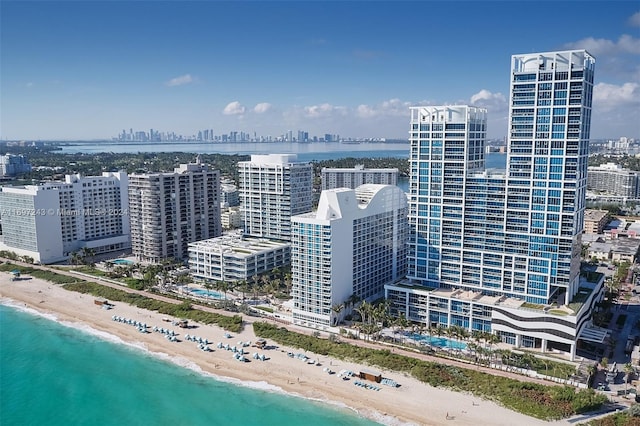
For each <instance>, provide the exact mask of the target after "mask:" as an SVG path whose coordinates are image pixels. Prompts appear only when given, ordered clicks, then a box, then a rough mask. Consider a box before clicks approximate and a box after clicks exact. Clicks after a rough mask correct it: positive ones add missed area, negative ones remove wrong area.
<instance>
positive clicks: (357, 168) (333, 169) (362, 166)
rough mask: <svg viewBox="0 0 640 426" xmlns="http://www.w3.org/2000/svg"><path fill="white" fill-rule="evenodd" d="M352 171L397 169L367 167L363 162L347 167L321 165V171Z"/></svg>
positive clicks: (388, 171)
mask: <svg viewBox="0 0 640 426" xmlns="http://www.w3.org/2000/svg"><path fill="white" fill-rule="evenodd" d="M353 171H364V172H385V173H394V172H395V173H397V172H398V169H397V168H378V169H367V168H365V167H364V164H356V165H355V166H354V167H353V168H348V167H323V168H322V172H353Z"/></svg>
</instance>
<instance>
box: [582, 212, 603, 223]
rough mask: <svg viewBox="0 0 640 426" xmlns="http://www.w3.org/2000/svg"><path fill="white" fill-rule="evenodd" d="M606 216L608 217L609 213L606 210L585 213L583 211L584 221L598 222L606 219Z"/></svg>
mask: <svg viewBox="0 0 640 426" xmlns="http://www.w3.org/2000/svg"><path fill="white" fill-rule="evenodd" d="M607 215H609V211H608V210H592V209H585V211H584V220H591V221H595V222H598V221H600V220H602V219H603V218H605V217H607Z"/></svg>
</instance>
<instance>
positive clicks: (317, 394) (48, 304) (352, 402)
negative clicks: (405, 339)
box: [0, 274, 570, 426]
mask: <svg viewBox="0 0 640 426" xmlns="http://www.w3.org/2000/svg"><path fill="white" fill-rule="evenodd" d="M0 299H2V303H3V304H5V305H7V306H9V307H13V308H15V309H22V308H28V309H32V310H34V311H36V312H38V313H39V314H41V315H43V316H44V317H46V318H47V319H51V320H54V321H57V322H60V323H62V324H63V325H68V326H71V327H74V328H77V329H79V330H82V329H83V328H84V331H86V332H89V333H92V334H95V335H96V336H97V337H98V338H101V339H103V340H109V341H114V342H115V343H119V344H123V343H124V344H125V345H131V346H132V347H135V348H136V349H137V350H142V351H144V352H147V353H148V354H149V355H150V356H154V357H158V358H164V359H167V360H169V361H170V362H172V363H174V364H176V365H178V366H180V367H183V368H189V369H191V370H193V371H195V372H196V373H198V374H202V375H205V376H209V377H212V378H214V379H215V380H219V381H222V382H226V383H230V384H233V385H238V386H245V387H248V388H253V389H256V390H263V391H267V392H276V393H283V394H287V395H291V396H294V397H300V398H305V399H308V400H312V401H315V402H318V403H320V404H328V405H331V406H332V407H335V408H337V409H347V410H350V411H353V412H355V413H357V415H359V416H361V417H364V418H367V419H369V420H372V421H375V422H378V423H382V424H385V425H393V426H395V425H433V426H438V425H445V424H447V425H449V424H456V425H470V426H471V425H505V426H506V425H513V424H519V425H532V426H534V425H543V424H544V425H549V424H565V425H568V424H570V423H569V422H567V421H565V420H561V421H558V422H546V421H543V420H539V419H535V418H532V417H528V416H525V415H523V414H520V413H517V412H515V411H511V410H509V409H507V408H504V407H502V406H500V405H498V404H496V403H494V402H491V401H488V400H483V399H481V398H477V397H474V396H472V395H469V394H465V393H459V392H454V391H451V390H447V389H441V388H434V387H431V386H429V385H427V384H424V383H422V382H419V381H418V380H416V379H414V378H412V377H410V376H408V375H405V374H403V373H397V372H392V371H381V373H382V375H383V377H384V378H390V379H392V380H394V381H396V382H397V383H399V384H400V387H398V388H392V387H389V386H384V385H380V384H376V386H378V387H380V388H381V389H380V390H379V391H376V390H370V389H364V388H362V387H359V386H354V379H351V380H349V381H343V380H341V379H340V378H338V377H337V376H338V375H337V374H332V375H329V374H328V373H327V372H326V371H324V369H325V368H330V369H331V370H332V371H334V372H335V373H337V372H339V371H341V370H345V369H346V370H351V371H354V372H356V373H357V372H358V371H360V370H363V369H376V367H369V366H367V365H362V364H356V363H352V362H346V361H342V360H337V359H332V358H330V357H327V356H318V355H315V354H312V353H309V352H307V353H305V355H306V356H308V357H309V358H311V359H314V360H317V361H318V362H319V364H320V365H310V364H307V363H306V362H302V361H300V360H299V359H297V358H291V357H289V356H288V355H287V353H288V352H292V353H294V354H297V353H300V352H304V351H301V350H299V349H297V348H289V347H284V346H283V347H280V346H275V347H274V348H272V349H266V350H259V349H256V348H254V347H246V348H244V350H245V351H246V352H248V354H246V355H245V356H246V358H247V359H248V360H249V361H250V362H245V363H241V362H239V361H237V360H235V359H234V358H233V357H232V355H231V352H229V351H226V350H224V349H219V348H218V347H217V344H218V343H219V342H220V343H223V344H225V343H228V344H229V345H230V346H231V345H235V344H236V343H238V344H239V343H240V341H242V342H248V341H251V342H255V341H256V340H257V337H256V336H255V334H254V333H253V326H252V321H253V318H251V317H243V319H244V320H245V325H244V330H243V331H242V332H241V333H239V334H235V333H232V337H231V338H225V337H224V334H225V331H224V330H223V329H222V328H220V327H218V326H215V325H202V324H197V325H196V328H190V329H181V328H179V327H177V326H170V325H169V323H167V322H164V321H163V318H164V317H166V315H163V314H160V313H158V312H155V311H146V310H143V309H140V308H137V307H134V306H130V305H126V304H124V303H121V302H118V303H116V304H115V306H114V308H113V309H110V310H105V309H103V308H102V307H100V306H98V305H95V303H94V299H95V298H94V297H93V296H91V295H88V294H80V293H75V292H71V291H67V290H64V289H63V288H61V287H60V286H58V285H55V284H53V283H50V282H47V281H43V280H40V279H36V278H31V277H28V278H26V279H25V278H23V279H21V280H18V281H10V278H9V276H8V274H0ZM7 300H9V301H13V303H12V302H9V303H7V302H6V301H7ZM21 305H22V306H21ZM114 315H116V316H121V317H125V318H129V319H133V320H137V321H140V322H145V323H147V324H148V326H149V330H150V333H145V334H143V333H140V332H139V331H138V330H137V328H136V327H134V326H132V325H128V324H124V323H120V322H116V321H113V319H112V317H113V316H114ZM257 321H260V320H259V319H257ZM154 326H158V327H167V328H169V329H171V330H174V331H175V332H176V333H178V340H179V341H178V342H171V341H169V340H167V339H166V338H165V337H164V336H162V335H161V334H160V333H158V332H153V331H151V330H152V328H153V327H154ZM87 328H88V329H87ZM103 333H104V334H103ZM185 334H195V335H198V336H200V337H202V338H207V339H209V341H213V343H212V344H210V348H211V349H212V350H213V351H212V352H204V351H202V350H200V349H198V347H197V344H196V343H194V342H189V341H186V339H185V338H184V335H185ZM118 339H119V341H118ZM268 345H273V342H268ZM255 352H257V353H259V354H264V355H265V356H267V357H268V359H267V360H266V361H260V360H256V359H253V358H252V354H253V353H255ZM182 361H184V362H182ZM185 364H186V365H185Z"/></svg>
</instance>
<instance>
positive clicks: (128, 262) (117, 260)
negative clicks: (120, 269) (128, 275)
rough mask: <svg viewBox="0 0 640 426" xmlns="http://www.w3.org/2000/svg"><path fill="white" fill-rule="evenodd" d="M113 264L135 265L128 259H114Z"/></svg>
mask: <svg viewBox="0 0 640 426" xmlns="http://www.w3.org/2000/svg"><path fill="white" fill-rule="evenodd" d="M111 263H115V264H116V265H133V263H134V262H133V261H131V260H128V259H114V260H112V261H111Z"/></svg>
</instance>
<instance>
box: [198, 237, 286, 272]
mask: <svg viewBox="0 0 640 426" xmlns="http://www.w3.org/2000/svg"><path fill="white" fill-rule="evenodd" d="M290 253H291V245H290V244H289V243H288V242H283V241H275V240H268V239H265V238H257V237H251V236H243V235H242V233H240V232H235V233H232V234H227V235H223V236H221V237H217V238H210V239H208V240H202V241H196V242H194V243H190V244H189V269H190V270H191V276H192V277H193V278H194V279H195V280H196V281H200V282H208V283H215V282H216V281H226V282H236V281H245V280H249V279H250V278H252V277H253V276H254V275H260V274H263V273H265V272H269V271H271V270H273V269H275V268H281V267H282V266H284V265H287V264H288V263H289V262H290Z"/></svg>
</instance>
